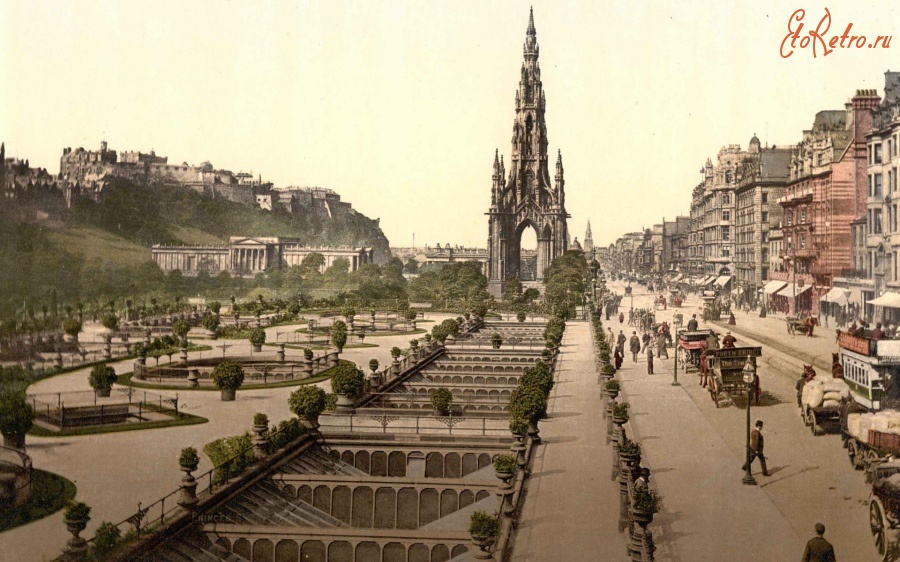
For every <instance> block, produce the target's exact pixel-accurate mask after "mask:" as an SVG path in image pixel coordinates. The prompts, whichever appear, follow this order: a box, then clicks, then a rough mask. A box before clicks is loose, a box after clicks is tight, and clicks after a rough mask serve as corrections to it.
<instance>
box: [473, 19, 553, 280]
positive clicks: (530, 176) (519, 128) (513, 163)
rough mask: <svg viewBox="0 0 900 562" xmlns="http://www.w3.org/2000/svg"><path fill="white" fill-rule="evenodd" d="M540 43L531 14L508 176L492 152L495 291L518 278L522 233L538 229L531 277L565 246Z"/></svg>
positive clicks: (490, 241)
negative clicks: (551, 158) (552, 173)
mask: <svg viewBox="0 0 900 562" xmlns="http://www.w3.org/2000/svg"><path fill="white" fill-rule="evenodd" d="M539 51H540V49H539V47H538V43H537V32H536V30H535V27H534V14H533V13H531V14H530V15H529V19H528V30H527V32H526V35H525V46H524V57H525V60H524V62H523V63H522V70H521V79H520V81H519V88H518V90H516V99H515V104H516V118H515V121H514V122H513V132H512V157H511V159H510V170H509V175H508V176H507V175H506V167H505V164H504V163H503V161H502V160H501V159H500V158H499V155H498V152H496V151H495V152H494V174H493V178H492V179H493V184H492V187H491V206H490V209H489V210H488V213H487V215H488V217H489V219H488V223H489V224H488V226H489V234H488V264H489V265H488V272H489V275H488V280H489V287H490V289H491V291H492V292H493V293H495V294H499V290H500V286H501V283H502V282H503V281H504V280H505V279H507V278H511V277H512V278H519V279H521V278H522V276H521V242H522V232H523V231H524V230H525V229H526V228H533V229H534V230H535V232H536V233H537V264H536V271H535V277H536V278H537V279H538V280H540V279H543V276H544V271H545V269H546V268H547V267H548V266H549V265H550V263H551V262H552V261H553V260H554V259H555V258H556V257H558V256H560V255H562V254H563V253H564V252H565V251H566V249H567V248H568V247H569V233H568V230H567V225H566V219H567V218H568V217H569V215H568V213H567V212H566V206H565V199H566V197H565V189H564V188H565V180H564V179H563V164H562V152H559V153H558V155H557V159H556V174H555V176H554V177H553V181H551V178H550V167H549V160H548V157H547V143H548V139H547V125H546V122H545V120H544V112H545V109H546V105H547V100H546V97H545V95H544V89H543V84H542V83H541V69H540V65H539V64H538V55H539Z"/></svg>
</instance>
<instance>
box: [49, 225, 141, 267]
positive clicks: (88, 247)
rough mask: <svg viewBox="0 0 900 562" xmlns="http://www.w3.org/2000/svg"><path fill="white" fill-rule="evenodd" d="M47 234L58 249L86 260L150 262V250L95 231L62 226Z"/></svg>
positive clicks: (113, 235) (73, 226)
mask: <svg viewBox="0 0 900 562" xmlns="http://www.w3.org/2000/svg"><path fill="white" fill-rule="evenodd" d="M47 234H48V236H49V237H50V240H51V241H52V242H53V244H54V245H55V246H56V247H58V248H59V249H60V250H62V251H65V252H66V253H69V254H81V255H83V256H84V257H85V258H87V259H88V260H93V259H96V258H100V259H102V260H103V261H109V262H113V263H115V264H118V265H126V266H134V265H140V264H141V263H143V262H145V261H148V260H149V259H150V248H148V247H146V246H141V245H139V244H135V243H134V242H129V241H128V240H125V239H124V238H122V237H121V236H116V235H115V234H113V233H111V232H108V231H106V230H100V229H99V228H92V227H88V226H75V225H66V226H65V227H63V228H60V229H58V230H51V231H48V232H47Z"/></svg>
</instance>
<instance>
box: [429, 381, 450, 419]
mask: <svg viewBox="0 0 900 562" xmlns="http://www.w3.org/2000/svg"><path fill="white" fill-rule="evenodd" d="M452 403H453V394H452V393H451V392H450V391H449V390H447V389H446V388H444V387H441V388H438V389H435V390H432V391H431V405H432V406H433V407H434V411H435V412H437V413H438V414H439V415H442V416H446V415H448V414H450V405H451V404H452Z"/></svg>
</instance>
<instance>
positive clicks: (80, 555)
mask: <svg viewBox="0 0 900 562" xmlns="http://www.w3.org/2000/svg"><path fill="white" fill-rule="evenodd" d="M88 521H90V518H82V519H69V518H67V517H63V522H64V523H65V524H66V530H68V531H69V532H70V533H72V538H71V539H69V540H68V541H67V542H66V550H65V553H64V559H65V560H85V559H86V557H87V553H88V544H87V541H86V540H84V539H83V538H82V537H81V536H80V533H81V532H82V531H84V529H85V527H87V524H88Z"/></svg>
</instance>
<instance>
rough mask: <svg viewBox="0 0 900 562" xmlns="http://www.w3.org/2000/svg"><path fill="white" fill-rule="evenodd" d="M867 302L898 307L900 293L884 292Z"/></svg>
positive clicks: (899, 306) (899, 305) (899, 304)
mask: <svg viewBox="0 0 900 562" xmlns="http://www.w3.org/2000/svg"><path fill="white" fill-rule="evenodd" d="M869 304H873V305H875V306H886V307H888V308H900V294H897V293H884V294H883V295H881V296H880V297H878V298H877V299H872V300H870V301H869Z"/></svg>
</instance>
